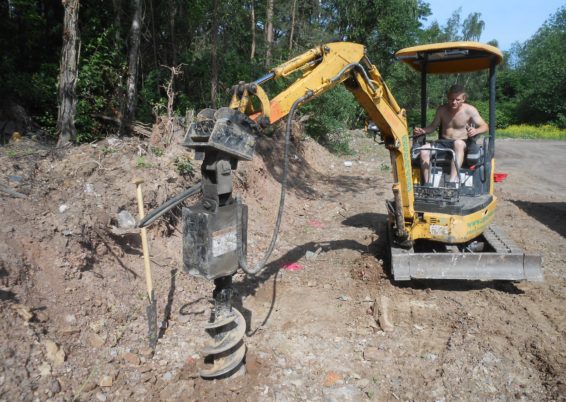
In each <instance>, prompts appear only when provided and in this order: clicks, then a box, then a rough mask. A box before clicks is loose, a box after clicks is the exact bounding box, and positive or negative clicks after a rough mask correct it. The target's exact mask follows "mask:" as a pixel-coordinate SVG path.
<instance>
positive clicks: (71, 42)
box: [57, 0, 81, 146]
mask: <svg viewBox="0 0 566 402" xmlns="http://www.w3.org/2000/svg"><path fill="white" fill-rule="evenodd" d="M62 4H63V7H64V9H65V17H64V20H63V49H62V51H61V65H60V67H59V113H58V116H57V132H58V133H59V140H58V141H57V146H63V145H67V144H68V143H69V142H71V141H74V140H75V138H76V137H77V128H76V127H75V113H76V110H77V94H76V91H75V88H76V85H77V77H78V67H79V57H80V47H81V44H80V35H79V27H78V20H79V5H80V3H79V0H63V1H62Z"/></svg>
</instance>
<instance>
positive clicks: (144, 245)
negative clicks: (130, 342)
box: [134, 179, 153, 301]
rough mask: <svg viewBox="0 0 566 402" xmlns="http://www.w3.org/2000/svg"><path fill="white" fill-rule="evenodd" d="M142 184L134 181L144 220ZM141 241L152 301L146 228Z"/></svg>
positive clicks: (140, 211) (143, 229)
mask: <svg viewBox="0 0 566 402" xmlns="http://www.w3.org/2000/svg"><path fill="white" fill-rule="evenodd" d="M142 183H143V180H141V179H136V180H134V184H135V185H136V193H137V198H138V211H139V215H140V220H141V219H143V218H144V216H145V212H144V210H143V195H142V188H141V184H142ZM141 241H142V250H143V263H144V268H145V283H146V286H147V294H148V296H149V300H150V301H152V293H153V281H152V279H151V266H150V265H149V247H148V245H147V231H146V229H145V228H141Z"/></svg>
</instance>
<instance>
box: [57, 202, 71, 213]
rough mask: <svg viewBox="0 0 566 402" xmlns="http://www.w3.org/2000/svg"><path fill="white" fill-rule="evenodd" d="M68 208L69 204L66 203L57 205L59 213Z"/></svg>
mask: <svg viewBox="0 0 566 402" xmlns="http://www.w3.org/2000/svg"><path fill="white" fill-rule="evenodd" d="M68 209H69V206H68V205H67V204H61V205H59V213H64V212H65V211H67V210H68Z"/></svg>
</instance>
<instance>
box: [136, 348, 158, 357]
mask: <svg viewBox="0 0 566 402" xmlns="http://www.w3.org/2000/svg"><path fill="white" fill-rule="evenodd" d="M154 353H155V351H154V350H153V349H152V348H150V347H145V348H142V349H140V350H139V354H140V356H143V357H146V358H151V357H153V354H154Z"/></svg>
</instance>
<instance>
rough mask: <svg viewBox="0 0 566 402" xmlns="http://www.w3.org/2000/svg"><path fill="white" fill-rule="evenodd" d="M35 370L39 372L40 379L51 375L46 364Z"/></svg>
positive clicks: (49, 368)
mask: <svg viewBox="0 0 566 402" xmlns="http://www.w3.org/2000/svg"><path fill="white" fill-rule="evenodd" d="M37 369H38V370H39V375H40V376H42V377H47V376H48V375H51V365H50V364H49V363H47V362H43V363H41V364H40V365H39V366H38V367H37Z"/></svg>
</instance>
